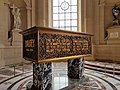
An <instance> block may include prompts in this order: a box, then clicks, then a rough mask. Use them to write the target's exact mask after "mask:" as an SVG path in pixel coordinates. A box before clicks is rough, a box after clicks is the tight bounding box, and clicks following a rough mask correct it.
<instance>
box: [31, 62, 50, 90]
mask: <svg viewBox="0 0 120 90" xmlns="http://www.w3.org/2000/svg"><path fill="white" fill-rule="evenodd" d="M51 72H52V66H51V63H37V62H34V63H33V90H51V88H52V73H51Z"/></svg>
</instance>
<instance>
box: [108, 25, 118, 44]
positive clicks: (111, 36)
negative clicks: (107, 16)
mask: <svg viewBox="0 0 120 90" xmlns="http://www.w3.org/2000/svg"><path fill="white" fill-rule="evenodd" d="M107 32H108V40H107V44H120V26H112V27H109V28H108V29H107Z"/></svg>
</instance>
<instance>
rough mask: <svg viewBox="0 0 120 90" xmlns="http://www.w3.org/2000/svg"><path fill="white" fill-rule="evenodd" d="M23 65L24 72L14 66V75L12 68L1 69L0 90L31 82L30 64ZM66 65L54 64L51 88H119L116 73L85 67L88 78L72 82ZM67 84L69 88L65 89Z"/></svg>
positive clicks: (21, 87)
mask: <svg viewBox="0 0 120 90" xmlns="http://www.w3.org/2000/svg"><path fill="white" fill-rule="evenodd" d="M24 66H25V67H24V68H26V69H25V72H24V74H21V73H20V72H18V71H21V72H22V66H21V67H20V68H21V70H20V69H19V68H16V72H18V73H17V75H16V76H15V77H14V76H12V75H14V72H13V68H12V69H11V68H8V69H1V70H0V75H1V76H0V80H3V81H2V82H3V83H1V84H0V90H26V85H28V83H30V84H32V81H33V77H32V75H33V74H32V68H31V67H32V64H29V65H24ZM66 67H67V66H66V64H63V65H62V67H61V65H60V64H58V65H57V63H55V64H54V66H53V71H52V80H53V83H52V86H53V90H120V76H118V75H114V76H113V74H108V73H104V72H99V71H94V70H90V69H86V70H85V74H84V75H85V76H86V77H89V80H88V81H86V82H83V83H81V82H79V81H78V80H77V81H74V82H75V83H74V84H73V83H71V81H70V80H69V78H68V76H67V69H66ZM4 75H5V76H6V75H8V77H7V78H5V77H4ZM67 86H69V89H65V87H67ZM28 87H29V86H28Z"/></svg>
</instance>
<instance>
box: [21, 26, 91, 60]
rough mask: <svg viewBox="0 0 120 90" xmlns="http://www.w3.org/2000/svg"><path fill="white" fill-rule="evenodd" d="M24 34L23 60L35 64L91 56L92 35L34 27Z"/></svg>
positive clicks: (23, 32)
mask: <svg viewBox="0 0 120 90" xmlns="http://www.w3.org/2000/svg"><path fill="white" fill-rule="evenodd" d="M20 33H21V34H23V58H25V59H26V60H30V61H33V62H52V61H63V60H68V59H74V58H81V57H85V56H89V55H90V54H91V53H92V51H91V36H92V35H91V34H86V33H80V32H73V31H64V30H59V29H53V28H46V27H36V26H35V27H32V28H30V29H27V30H24V31H22V32H20Z"/></svg>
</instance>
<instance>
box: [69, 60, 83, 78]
mask: <svg viewBox="0 0 120 90" xmlns="http://www.w3.org/2000/svg"><path fill="white" fill-rule="evenodd" d="M83 72H84V58H76V59H73V60H69V61H68V77H69V78H71V79H80V77H82V76H83Z"/></svg>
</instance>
